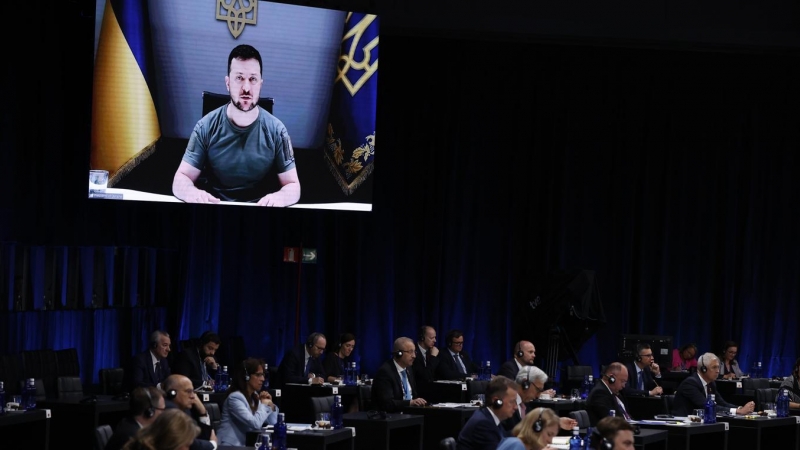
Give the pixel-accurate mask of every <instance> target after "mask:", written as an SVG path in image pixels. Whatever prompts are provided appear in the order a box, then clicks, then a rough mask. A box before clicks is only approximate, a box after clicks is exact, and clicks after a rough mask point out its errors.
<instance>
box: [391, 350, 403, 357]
mask: <svg viewBox="0 0 800 450" xmlns="http://www.w3.org/2000/svg"><path fill="white" fill-rule="evenodd" d="M392 356H393V357H395V358H400V357H402V356H403V351H402V350H397V351H396V352H394V353H392Z"/></svg>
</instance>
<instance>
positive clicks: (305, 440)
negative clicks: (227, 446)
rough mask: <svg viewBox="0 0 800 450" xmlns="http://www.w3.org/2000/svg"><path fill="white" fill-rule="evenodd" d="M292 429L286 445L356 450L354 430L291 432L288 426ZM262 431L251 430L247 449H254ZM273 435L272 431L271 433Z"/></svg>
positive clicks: (311, 449) (304, 448) (302, 449)
mask: <svg viewBox="0 0 800 450" xmlns="http://www.w3.org/2000/svg"><path fill="white" fill-rule="evenodd" d="M288 425H289V427H290V429H289V431H288V432H287V433H286V445H287V446H288V447H290V448H292V447H293V448H297V449H300V450H354V440H355V438H354V434H355V432H354V430H352V429H351V428H346V427H345V428H342V429H339V430H330V429H328V430H320V429H306V430H297V431H293V430H291V427H292V425H293V424H288ZM259 433H261V430H251V431H248V432H247V434H246V435H245V445H246V447H245V448H250V449H252V448H254V447H255V444H256V438H258V435H259ZM269 433H271V430H270V431H269Z"/></svg>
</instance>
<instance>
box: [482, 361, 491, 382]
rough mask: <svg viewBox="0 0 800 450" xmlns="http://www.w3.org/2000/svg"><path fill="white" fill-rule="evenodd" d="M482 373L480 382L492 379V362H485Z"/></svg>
mask: <svg viewBox="0 0 800 450" xmlns="http://www.w3.org/2000/svg"><path fill="white" fill-rule="evenodd" d="M482 372H483V373H481V380H486V381H489V380H491V379H492V362H491V361H486V364H484V366H483V370H482Z"/></svg>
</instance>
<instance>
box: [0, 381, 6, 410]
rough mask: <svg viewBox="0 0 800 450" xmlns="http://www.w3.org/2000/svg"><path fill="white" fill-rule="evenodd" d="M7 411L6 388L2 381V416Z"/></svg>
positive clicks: (0, 408)
mask: <svg viewBox="0 0 800 450" xmlns="http://www.w3.org/2000/svg"><path fill="white" fill-rule="evenodd" d="M5 413H6V390H5V388H4V387H3V382H2V381H0V416H2V415H3V414H5Z"/></svg>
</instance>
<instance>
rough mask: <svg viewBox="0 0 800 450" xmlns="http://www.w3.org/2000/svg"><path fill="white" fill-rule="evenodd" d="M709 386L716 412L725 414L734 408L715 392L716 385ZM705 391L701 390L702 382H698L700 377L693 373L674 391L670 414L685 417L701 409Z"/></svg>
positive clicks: (705, 396) (712, 383)
mask: <svg viewBox="0 0 800 450" xmlns="http://www.w3.org/2000/svg"><path fill="white" fill-rule="evenodd" d="M709 386H711V393H712V394H714V401H716V402H717V412H727V411H728V409H729V408H735V407H736V405H732V404H730V403H728V402H726V401H725V399H724V398H722V396H721V395H720V394H719V392H717V383H715V382H713V381H712V382H711V383H709ZM706 398H708V395H707V394H706V390H705V389H703V381H702V380H700V375H699V374H697V373H693V374H691V375H689V376H688V377H686V378H684V379H683V381H681V384H680V385H678V389H677V390H676V391H675V400H674V401H673V402H672V414H673V415H676V416H687V415H689V414H691V413H692V410H693V409H695V408H702V407H703V406H704V405H705V404H706Z"/></svg>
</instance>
